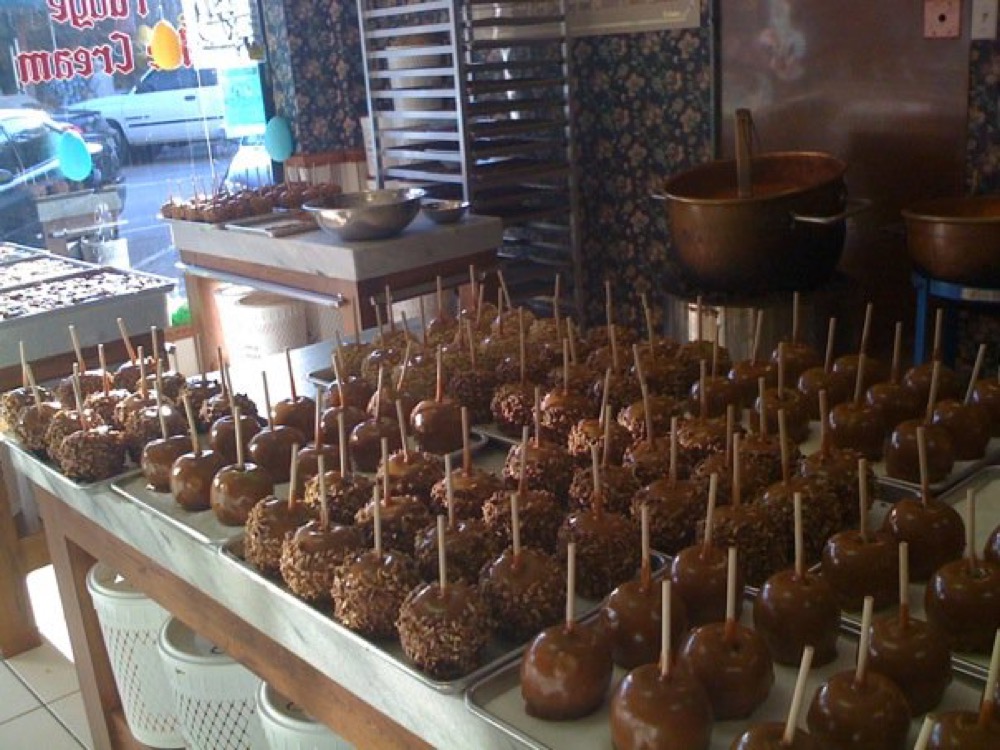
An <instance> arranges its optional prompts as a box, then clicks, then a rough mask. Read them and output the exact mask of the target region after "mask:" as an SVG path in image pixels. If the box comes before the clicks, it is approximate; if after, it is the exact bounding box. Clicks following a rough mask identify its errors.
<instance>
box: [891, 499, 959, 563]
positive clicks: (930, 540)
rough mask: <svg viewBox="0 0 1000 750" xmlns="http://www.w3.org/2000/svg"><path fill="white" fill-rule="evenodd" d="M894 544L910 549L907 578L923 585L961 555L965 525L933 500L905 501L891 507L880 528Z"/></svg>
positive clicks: (952, 511) (952, 512) (949, 508)
mask: <svg viewBox="0 0 1000 750" xmlns="http://www.w3.org/2000/svg"><path fill="white" fill-rule="evenodd" d="M882 528H883V529H884V530H885V531H886V532H888V533H889V534H890V535H891V536H892V538H893V539H895V540H896V541H897V542H906V543H907V544H909V546H910V553H911V558H910V560H911V563H910V575H911V576H912V578H913V580H914V581H926V580H927V579H928V578H930V576H931V574H932V573H933V572H934V571H935V570H937V569H938V568H940V567H941V566H942V565H944V564H945V563H947V562H950V561H952V560H957V559H958V558H959V557H961V555H962V550H963V549H964V547H965V524H964V523H963V521H962V517H961V516H960V515H959V514H958V512H957V511H956V510H955V509H954V508H952V507H951V506H950V505H946V504H945V503H942V502H941V501H940V500H937V499H932V498H925V499H921V498H904V499H902V500H899V501H897V502H895V503H893V504H892V508H891V509H890V510H889V514H888V515H887V516H886V518H885V521H884V523H883V527H882Z"/></svg>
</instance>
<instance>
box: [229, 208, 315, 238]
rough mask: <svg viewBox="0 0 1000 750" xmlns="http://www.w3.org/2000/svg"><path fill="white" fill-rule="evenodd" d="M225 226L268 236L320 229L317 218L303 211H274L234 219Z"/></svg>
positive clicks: (237, 230)
mask: <svg viewBox="0 0 1000 750" xmlns="http://www.w3.org/2000/svg"><path fill="white" fill-rule="evenodd" d="M223 226H224V227H225V228H226V229H229V230H231V231H234V232H247V233H250V234H263V235H265V236H267V237H288V236H290V235H293V234H303V233H304V232H313V231H319V227H318V226H317V225H316V220H315V219H314V218H313V217H312V216H310V215H309V214H307V213H305V212H303V211H272V212H271V213H267V214H261V215H259V216H248V217H245V218H243V219H233V220H231V221H227V222H226V223H225V224H224V225H223Z"/></svg>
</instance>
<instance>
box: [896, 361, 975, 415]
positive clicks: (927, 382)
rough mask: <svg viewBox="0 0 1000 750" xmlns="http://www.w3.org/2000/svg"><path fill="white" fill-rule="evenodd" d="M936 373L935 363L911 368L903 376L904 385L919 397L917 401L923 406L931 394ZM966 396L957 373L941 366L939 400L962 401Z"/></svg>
mask: <svg viewBox="0 0 1000 750" xmlns="http://www.w3.org/2000/svg"><path fill="white" fill-rule="evenodd" d="M933 372H934V363H933V362H925V363H924V364H922V365H917V366H915V367H911V368H910V369H909V370H907V371H906V374H905V375H903V385H904V386H905V387H906V388H909V389H910V390H911V391H913V392H914V393H915V394H916V396H917V401H919V402H920V403H921V404H925V405H926V403H927V398H928V396H929V395H930V392H931V378H932V376H933ZM964 395H965V389H964V388H963V387H962V381H961V380H960V379H959V377H958V375H957V374H955V371H954V370H952V369H951V368H950V367H947V366H945V365H941V367H940V373H939V375H938V392H937V397H938V400H941V399H946V398H955V399H960V398H962V396H964Z"/></svg>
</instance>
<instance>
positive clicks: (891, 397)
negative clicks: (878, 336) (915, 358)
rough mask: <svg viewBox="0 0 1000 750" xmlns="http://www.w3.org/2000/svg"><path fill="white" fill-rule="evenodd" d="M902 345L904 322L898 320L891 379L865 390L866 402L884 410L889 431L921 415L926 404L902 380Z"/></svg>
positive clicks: (894, 337)
mask: <svg viewBox="0 0 1000 750" xmlns="http://www.w3.org/2000/svg"><path fill="white" fill-rule="evenodd" d="M902 346H903V324H902V323H900V322H897V323H896V329H895V334H894V336H893V343H892V364H891V365H890V368H889V380H887V381H885V382H881V383H875V384H873V385H870V386H869V387H868V390H867V391H866V392H865V402H866V403H867V404H868V405H869V406H872V407H875V408H877V409H879V410H880V411H881V412H882V419H883V421H884V422H885V427H886V429H887V430H889V431H891V430H893V429H894V428H895V427H896V425H898V424H899V423H900V422H903V421H905V420H907V419H916V418H917V417H919V416H920V414H921V413H922V410H923V405H924V403H923V402H922V401H921V400H920V397H919V394H917V393H916V391H913V390H911V389H909V388H906V387H905V386H904V385H903V384H902V382H901V374H900V356H901V350H902Z"/></svg>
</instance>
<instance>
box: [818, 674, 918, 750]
mask: <svg viewBox="0 0 1000 750" xmlns="http://www.w3.org/2000/svg"><path fill="white" fill-rule="evenodd" d="M806 721H807V723H808V725H809V731H810V733H811V734H812V735H813V736H814V737H816V739H818V740H819V741H820V742H821V743H822V744H823V746H824V747H830V748H850V749H851V750H904V748H905V747H906V739H907V734H908V733H909V731H910V707H909V705H908V704H907V702H906V697H905V696H904V695H903V692H902V691H901V690H900V689H899V687H898V686H897V685H896V683H894V682H893V681H892V680H890V679H889V678H888V677H883V676H882V675H880V674H879V673H878V672H874V671H872V670H868V672H867V674H866V675H865V677H864V680H863V681H862V682H860V683H858V682H857V680H856V679H855V673H854V670H850V671H845V672H838V673H837V674H835V675H833V676H832V677H831V678H830V679H829V680H827V681H826V682H825V683H823V684H822V685H821V686H820V687H819V689H818V690H817V691H816V694H815V695H814V696H813V699H812V703H811V704H810V705H809V712H808V713H807V715H806Z"/></svg>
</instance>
